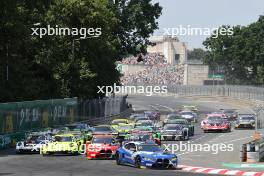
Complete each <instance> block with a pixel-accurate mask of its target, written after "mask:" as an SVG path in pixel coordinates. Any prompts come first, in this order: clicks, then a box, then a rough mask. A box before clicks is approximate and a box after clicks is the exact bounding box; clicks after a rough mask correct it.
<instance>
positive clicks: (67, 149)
mask: <svg viewBox="0 0 264 176" xmlns="http://www.w3.org/2000/svg"><path fill="white" fill-rule="evenodd" d="M78 141H79V140H78V139H77V138H76V136H75V135H74V134H59V135H55V136H54V138H53V140H52V142H49V143H48V144H46V145H44V146H43V147H42V149H41V151H40V153H41V154H42V155H43V156H46V155H53V154H72V155H77V154H78V151H79V144H78Z"/></svg>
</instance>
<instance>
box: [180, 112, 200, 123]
mask: <svg viewBox="0 0 264 176" xmlns="http://www.w3.org/2000/svg"><path fill="white" fill-rule="evenodd" d="M180 116H181V117H183V118H185V119H186V120H188V121H189V122H197V114H196V113H194V112H192V111H181V112H180Z"/></svg>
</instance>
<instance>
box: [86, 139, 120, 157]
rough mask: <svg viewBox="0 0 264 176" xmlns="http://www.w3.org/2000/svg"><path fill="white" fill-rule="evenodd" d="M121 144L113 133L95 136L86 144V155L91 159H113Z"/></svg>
mask: <svg viewBox="0 0 264 176" xmlns="http://www.w3.org/2000/svg"><path fill="white" fill-rule="evenodd" d="M118 147H119V144H118V142H117V141H116V140H115V139H114V138H113V136H111V135H97V136H94V137H93V139H92V141H91V142H88V143H87V144H86V156H87V158H88V159H89V160H91V159H113V158H114V157H115V154H116V150H117V149H118Z"/></svg>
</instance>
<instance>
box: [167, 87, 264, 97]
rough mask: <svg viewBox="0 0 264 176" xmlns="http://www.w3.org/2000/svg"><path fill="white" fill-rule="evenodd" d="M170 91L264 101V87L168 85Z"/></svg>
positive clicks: (188, 94)
mask: <svg viewBox="0 0 264 176" xmlns="http://www.w3.org/2000/svg"><path fill="white" fill-rule="evenodd" d="M168 92H170V93H175V94H178V95H183V96H193V95H199V96H225V97H233V98H241V99H250V100H260V101H264V87H252V86H235V85H215V86H184V85H168Z"/></svg>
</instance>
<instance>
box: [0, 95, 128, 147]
mask: <svg viewBox="0 0 264 176" xmlns="http://www.w3.org/2000/svg"><path fill="white" fill-rule="evenodd" d="M128 109H129V106H128V104H127V102H126V96H122V97H111V98H103V99H93V100H86V101H80V102H78V100H77V98H66V99H52V100H36V101H24V102H14V103H2V104H0V118H1V119H0V149H3V148H7V147H8V146H9V145H13V144H15V142H16V141H17V140H20V139H22V138H23V137H24V135H25V132H28V131H38V130H40V129H44V128H47V127H56V126H59V125H64V124H69V123H73V122H80V121H85V122H88V123H90V122H91V123H93V122H100V121H102V122H105V121H107V120H109V119H112V118H113V117H115V116H117V115H120V114H121V115H125V114H126V112H128V111H126V110H128ZM130 109H131V108H130Z"/></svg>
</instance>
